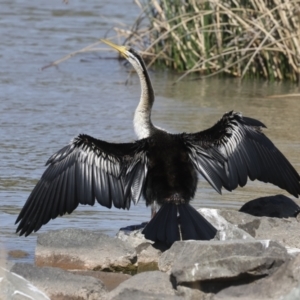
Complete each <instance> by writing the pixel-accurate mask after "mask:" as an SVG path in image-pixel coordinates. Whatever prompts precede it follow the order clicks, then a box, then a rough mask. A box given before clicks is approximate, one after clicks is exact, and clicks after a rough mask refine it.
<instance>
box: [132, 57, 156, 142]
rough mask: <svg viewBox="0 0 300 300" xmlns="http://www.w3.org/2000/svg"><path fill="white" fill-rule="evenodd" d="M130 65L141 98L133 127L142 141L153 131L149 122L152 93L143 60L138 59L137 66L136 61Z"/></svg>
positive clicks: (153, 128) (152, 99)
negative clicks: (137, 77) (137, 78)
mask: <svg viewBox="0 0 300 300" xmlns="http://www.w3.org/2000/svg"><path fill="white" fill-rule="evenodd" d="M131 63H132V65H133V67H134V68H135V70H136V72H137V73H138V75H139V78H140V82H141V98H140V102H139V104H138V106H137V108H136V110H135V113H134V119H133V125H134V130H135V133H136V135H137V136H138V138H139V139H142V138H147V137H149V136H151V135H152V134H153V132H154V131H155V126H154V125H153V124H152V122H151V110H152V106H153V103H154V92H153V88H152V84H151V81H150V78H149V75H148V73H147V70H146V66H145V64H144V62H143V60H142V59H139V64H138V62H136V61H134V62H131Z"/></svg>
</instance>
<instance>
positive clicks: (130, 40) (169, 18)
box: [116, 0, 300, 81]
mask: <svg viewBox="0 0 300 300" xmlns="http://www.w3.org/2000/svg"><path fill="white" fill-rule="evenodd" d="M136 3H137V4H138V5H139V6H140V7H141V9H142V14H141V16H140V17H139V18H138V19H137V20H136V21H135V23H134V24H133V26H132V28H131V29H130V30H124V29H120V28H117V29H116V31H117V33H118V35H119V36H121V37H122V38H125V39H126V44H129V45H131V46H134V47H137V48H139V49H140V50H142V51H143V52H144V54H145V58H146V60H147V61H148V63H149V64H150V65H152V64H155V66H159V67H168V68H172V69H174V70H177V71H184V75H183V76H185V75H187V74H189V73H192V72H197V73H199V74H201V75H202V76H211V75H215V74H228V75H230V76H235V77H241V78H244V77H248V78H266V79H270V80H283V79H289V80H292V81H298V80H299V78H300V0H206V1H205V0H144V2H143V3H141V2H139V1H138V0H136ZM145 19H146V20H147V22H145ZM149 21H150V22H149Z"/></svg>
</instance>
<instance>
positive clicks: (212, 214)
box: [198, 208, 254, 241]
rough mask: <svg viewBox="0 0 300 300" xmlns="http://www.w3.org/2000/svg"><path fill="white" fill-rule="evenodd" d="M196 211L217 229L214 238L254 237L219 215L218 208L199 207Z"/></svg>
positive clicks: (251, 238) (243, 238)
mask: <svg viewBox="0 0 300 300" xmlns="http://www.w3.org/2000/svg"><path fill="white" fill-rule="evenodd" d="M198 212H199V213H200V214H201V215H202V216H203V217H204V218H205V219H206V220H207V221H208V222H209V223H211V224H212V225H213V226H214V227H215V228H216V229H217V230H218V232H217V235H216V237H215V239H216V240H220V241H225V240H235V239H242V240H245V239H250V240H254V238H253V237H252V236H251V235H250V234H249V233H247V232H246V231H245V230H242V229H240V228H238V227H237V226H236V225H234V224H231V223H230V222H228V221H227V220H225V219H224V218H223V217H222V216H221V215H220V210H219V209H212V208H200V209H198Z"/></svg>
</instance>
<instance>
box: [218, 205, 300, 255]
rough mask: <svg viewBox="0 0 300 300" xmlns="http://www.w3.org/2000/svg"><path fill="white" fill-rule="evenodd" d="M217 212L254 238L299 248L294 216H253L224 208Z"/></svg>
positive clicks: (297, 223) (297, 229)
mask: <svg viewBox="0 0 300 300" xmlns="http://www.w3.org/2000/svg"><path fill="white" fill-rule="evenodd" d="M218 214H219V215H220V216H222V217H223V218H224V219H225V220H226V221H228V222H230V223H231V224H233V225H236V226H237V227H238V228H240V229H242V230H244V231H246V232H247V233H249V234H250V235H251V236H252V237H254V238H255V239H262V240H263V239H271V240H274V241H277V242H279V243H281V244H282V245H284V246H286V247H288V248H297V249H300V239H299V226H300V224H299V222H298V221H297V219H296V218H289V219H280V218H269V217H255V216H251V215H249V214H246V213H242V212H238V211H234V210H226V209H225V210H218ZM287 232H288V234H287Z"/></svg>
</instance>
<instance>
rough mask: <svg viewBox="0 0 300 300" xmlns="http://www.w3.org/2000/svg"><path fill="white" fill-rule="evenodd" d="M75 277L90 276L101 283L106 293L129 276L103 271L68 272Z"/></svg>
mask: <svg viewBox="0 0 300 300" xmlns="http://www.w3.org/2000/svg"><path fill="white" fill-rule="evenodd" d="M70 272H72V273H73V274H75V275H82V276H92V277H95V278H97V279H99V280H100V281H102V282H103V284H104V285H105V287H106V288H107V290H108V291H111V290H113V289H115V288H116V287H117V286H118V285H119V284H120V283H122V282H123V281H125V280H127V279H129V278H130V277H131V275H128V274H122V273H112V272H103V271H84V270H78V271H70Z"/></svg>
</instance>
